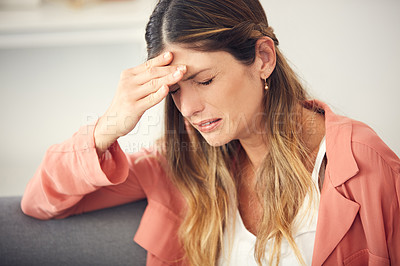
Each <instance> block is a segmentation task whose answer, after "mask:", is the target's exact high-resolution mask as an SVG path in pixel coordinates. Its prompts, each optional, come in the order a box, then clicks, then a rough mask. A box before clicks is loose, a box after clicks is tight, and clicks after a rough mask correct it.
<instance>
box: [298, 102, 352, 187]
mask: <svg viewBox="0 0 400 266" xmlns="http://www.w3.org/2000/svg"><path fill="white" fill-rule="evenodd" d="M305 106H309V107H310V106H313V107H316V108H318V109H322V110H323V112H324V113H325V135H326V156H327V159H328V164H329V168H330V172H331V176H332V180H331V181H332V184H333V185H334V186H335V187H337V186H340V185H341V184H343V183H345V182H346V181H347V180H348V179H350V178H351V177H353V176H354V175H356V174H357V173H358V171H359V169H358V166H357V163H356V160H355V159H354V156H353V152H352V149H351V138H352V131H353V123H352V120H351V119H350V118H347V117H345V116H341V115H337V114H335V113H334V112H332V110H331V109H330V108H329V106H328V105H327V104H325V103H324V102H322V101H318V100H312V101H306V102H305Z"/></svg>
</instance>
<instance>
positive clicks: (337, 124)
mask: <svg viewBox="0 0 400 266" xmlns="http://www.w3.org/2000/svg"><path fill="white" fill-rule="evenodd" d="M310 103H311V104H313V105H316V106H318V107H320V108H322V109H323V110H324V112H325V134H326V156H327V159H328V162H327V166H326V172H325V180H324V184H323V188H322V191H321V198H320V203H319V211H318V221H317V231H316V235H315V243H314V253H313V260H312V265H313V266H315V265H322V264H323V263H324V261H325V260H326V259H327V258H328V257H329V255H330V254H331V253H332V252H333V250H334V249H335V248H336V246H337V245H338V244H339V242H340V241H341V239H342V238H343V237H344V235H345V234H346V233H347V231H348V230H349V229H350V227H351V225H352V224H353V221H354V219H355V218H356V216H357V213H358V211H359V209H360V206H359V204H357V203H356V202H354V201H352V200H349V199H347V198H346V197H345V196H343V195H342V194H341V193H340V192H339V191H338V190H337V189H336V187H339V186H341V185H342V184H344V183H345V182H346V181H347V180H349V179H350V178H352V177H353V176H355V175H356V174H357V173H358V172H359V169H358V166H357V163H356V160H355V159H354V155H353V152H352V148H351V141H352V131H353V124H352V123H353V122H352V120H351V119H349V118H347V117H344V116H340V115H337V114H335V113H333V112H332V110H331V109H330V108H329V106H328V105H326V104H325V103H323V102H320V101H317V100H314V101H312V102H309V103H308V104H310Z"/></svg>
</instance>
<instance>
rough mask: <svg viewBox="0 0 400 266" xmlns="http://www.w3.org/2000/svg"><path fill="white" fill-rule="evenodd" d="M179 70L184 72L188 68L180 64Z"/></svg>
mask: <svg viewBox="0 0 400 266" xmlns="http://www.w3.org/2000/svg"><path fill="white" fill-rule="evenodd" d="M178 70H180V71H182V72H183V71H185V70H186V66H178Z"/></svg>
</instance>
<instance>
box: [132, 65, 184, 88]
mask: <svg viewBox="0 0 400 266" xmlns="http://www.w3.org/2000/svg"><path fill="white" fill-rule="evenodd" d="M178 69H179V70H181V71H182V72H186V66H183V65H182V66H161V67H152V68H150V69H149V70H147V71H144V72H142V73H140V74H138V75H135V77H134V81H135V82H136V83H137V84H139V85H143V84H145V83H147V82H149V81H150V80H152V79H158V78H161V77H164V76H167V75H169V74H172V73H174V72H175V71H176V70H178Z"/></svg>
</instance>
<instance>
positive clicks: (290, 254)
mask: <svg viewBox="0 0 400 266" xmlns="http://www.w3.org/2000/svg"><path fill="white" fill-rule="evenodd" d="M325 153H326V144H325V137H324V138H323V139H322V141H321V143H320V146H319V150H318V154H317V159H316V161H315V165H314V170H313V172H312V179H313V182H314V184H315V186H316V188H317V189H316V191H317V195H316V196H317V199H316V200H314V201H313V205H312V211H310V212H309V213H307V214H306V215H304V214H305V212H307V207H308V201H309V197H308V196H306V198H305V200H304V203H303V205H302V206H301V208H300V210H299V213H298V215H297V216H296V218H295V221H294V225H295V228H297V230H295V233H294V241H295V242H296V244H297V247H298V248H299V250H300V252H301V254H302V256H303V259H304V261H305V263H306V264H307V265H311V260H312V254H313V248H314V240H315V231H316V228H317V216H318V205H319V198H320V192H319V189H318V175H319V172H320V169H321V164H322V161H323V158H324V156H325ZM302 216H305V217H308V218H309V219H304V220H303V221H301V220H300V219H299V217H302ZM231 226H233V227H234V230H232V232H233V233H234V236H233V241H229V236H228V234H227V233H225V234H224V245H223V250H222V252H221V255H220V257H219V259H218V265H220V266H225V265H230V266H236V265H237V266H250V265H254V266H257V262H256V260H255V258H254V247H255V243H256V236H255V235H253V234H252V233H251V232H250V231H248V230H247V229H246V227H245V226H244V224H243V221H242V218H241V216H240V213H239V210H237V212H236V217H235V222H234V223H233V224H232V223H231ZM231 239H232V238H231ZM229 244H230V245H231V247H232V250H231V253H230V254H229ZM269 244H271V242H268V244H267V249H268V245H269ZM266 258H268V251H266ZM279 265H290V266H293V265H299V262H298V260H297V258H296V255H295V253H294V251H293V250H292V248H291V247H290V245H289V243H288V242H287V241H286V239H283V240H282V246H281V257H280V263H279Z"/></svg>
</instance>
